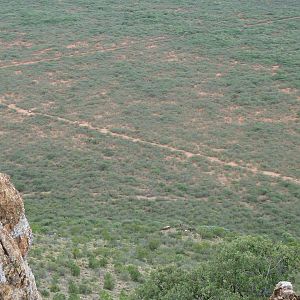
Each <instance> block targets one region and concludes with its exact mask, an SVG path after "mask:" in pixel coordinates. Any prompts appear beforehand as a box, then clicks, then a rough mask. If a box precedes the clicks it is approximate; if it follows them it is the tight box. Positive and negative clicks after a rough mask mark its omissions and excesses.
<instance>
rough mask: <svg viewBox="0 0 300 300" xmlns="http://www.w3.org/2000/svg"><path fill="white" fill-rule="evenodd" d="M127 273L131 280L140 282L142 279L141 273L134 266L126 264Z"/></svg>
mask: <svg viewBox="0 0 300 300" xmlns="http://www.w3.org/2000/svg"><path fill="white" fill-rule="evenodd" d="M127 270H128V273H129V275H130V278H131V280H133V281H136V282H140V281H142V274H141V272H140V271H139V269H138V268H137V267H136V266H132V265H131V266H128V267H127Z"/></svg>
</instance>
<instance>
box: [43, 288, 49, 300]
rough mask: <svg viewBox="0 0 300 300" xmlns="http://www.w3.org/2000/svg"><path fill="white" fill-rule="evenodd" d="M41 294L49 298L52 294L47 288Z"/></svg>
mask: <svg viewBox="0 0 300 300" xmlns="http://www.w3.org/2000/svg"><path fill="white" fill-rule="evenodd" d="M41 295H42V296H43V297H45V298H48V297H49V296H50V293H49V291H48V290H46V289H45V290H42V291H41Z"/></svg>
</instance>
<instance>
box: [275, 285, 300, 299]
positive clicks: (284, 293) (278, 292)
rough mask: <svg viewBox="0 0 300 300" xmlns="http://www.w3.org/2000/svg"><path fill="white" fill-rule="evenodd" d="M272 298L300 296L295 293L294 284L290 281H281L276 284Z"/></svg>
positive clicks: (297, 297) (295, 297)
mask: <svg viewBox="0 0 300 300" xmlns="http://www.w3.org/2000/svg"><path fill="white" fill-rule="evenodd" d="M270 300H300V296H297V295H296V294H295V293H294V291H293V286H292V284H291V283H290V282H288V281H280V282H278V283H277V285H276V286H275V289H274V291H273V295H272V296H271V297H270Z"/></svg>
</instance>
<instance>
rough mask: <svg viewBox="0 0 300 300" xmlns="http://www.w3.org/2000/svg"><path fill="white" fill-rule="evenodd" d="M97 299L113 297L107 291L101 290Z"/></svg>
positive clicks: (110, 298)
mask: <svg viewBox="0 0 300 300" xmlns="http://www.w3.org/2000/svg"><path fill="white" fill-rule="evenodd" d="M99 300H113V298H112V296H111V295H110V294H109V293H108V292H107V291H104V290H102V291H101V292H100V298H99Z"/></svg>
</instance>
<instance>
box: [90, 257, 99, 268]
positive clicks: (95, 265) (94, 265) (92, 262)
mask: <svg viewBox="0 0 300 300" xmlns="http://www.w3.org/2000/svg"><path fill="white" fill-rule="evenodd" d="M99 266H100V262H99V261H98V260H97V259H96V258H95V257H89V268H91V269H97V268H98V267H99Z"/></svg>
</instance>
